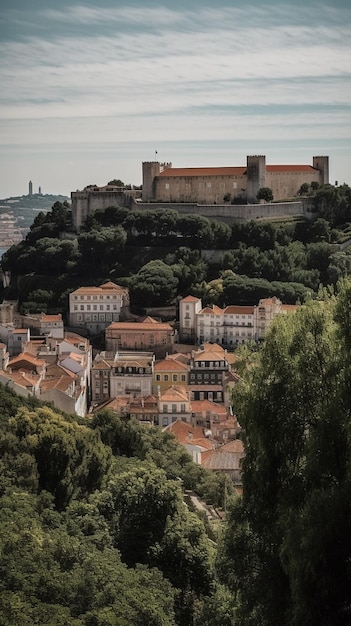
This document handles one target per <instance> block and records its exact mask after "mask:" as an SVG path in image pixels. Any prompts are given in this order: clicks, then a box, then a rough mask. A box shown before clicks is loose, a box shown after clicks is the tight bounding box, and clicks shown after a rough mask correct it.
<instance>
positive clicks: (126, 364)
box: [91, 351, 154, 405]
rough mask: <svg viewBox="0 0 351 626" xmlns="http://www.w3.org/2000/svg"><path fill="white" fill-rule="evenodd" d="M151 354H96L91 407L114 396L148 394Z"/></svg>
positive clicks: (149, 391) (151, 374) (152, 361)
mask: <svg viewBox="0 0 351 626" xmlns="http://www.w3.org/2000/svg"><path fill="white" fill-rule="evenodd" d="M153 367H154V355H153V353H152V352H115V353H114V352H107V351H106V352H100V354H99V355H97V356H96V357H95V359H94V362H93V366H92V377H91V379H92V382H91V385H92V390H91V396H92V404H93V405H95V404H100V403H101V402H104V401H106V400H109V399H110V398H115V397H147V396H150V395H151V393H152V383H153Z"/></svg>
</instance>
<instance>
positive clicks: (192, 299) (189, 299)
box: [181, 296, 200, 302]
mask: <svg viewBox="0 0 351 626" xmlns="http://www.w3.org/2000/svg"><path fill="white" fill-rule="evenodd" d="M199 301H200V298H196V297H195V296H185V298H182V299H181V302H199Z"/></svg>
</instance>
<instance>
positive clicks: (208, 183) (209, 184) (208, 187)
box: [206, 181, 211, 189]
mask: <svg viewBox="0 0 351 626" xmlns="http://www.w3.org/2000/svg"><path fill="white" fill-rule="evenodd" d="M206 187H207V189H211V182H210V181H208V182H207V183H206Z"/></svg>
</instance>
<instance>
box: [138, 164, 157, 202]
mask: <svg viewBox="0 0 351 626" xmlns="http://www.w3.org/2000/svg"><path fill="white" fill-rule="evenodd" d="M160 171H161V165H160V163H158V161H144V162H143V191H142V200H143V202H150V201H151V200H154V198H155V182H154V181H155V177H156V176H158V175H159V173H160Z"/></svg>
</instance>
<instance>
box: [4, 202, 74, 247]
mask: <svg viewBox="0 0 351 626" xmlns="http://www.w3.org/2000/svg"><path fill="white" fill-rule="evenodd" d="M65 201H67V202H70V198H69V197H68V196H61V195H53V194H45V195H44V194H33V195H31V196H16V197H11V198H4V199H0V247H1V248H2V251H3V249H6V248H8V247H10V246H11V245H12V244H13V243H18V242H19V241H21V240H22V239H24V238H25V236H26V234H27V232H28V230H29V228H30V226H31V225H32V224H33V222H34V219H35V217H36V216H37V215H38V213H40V212H43V213H48V212H49V211H51V208H52V207H53V205H54V204H55V202H65Z"/></svg>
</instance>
